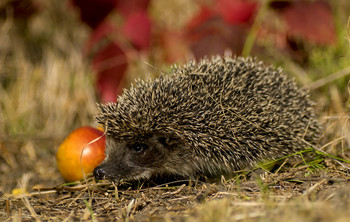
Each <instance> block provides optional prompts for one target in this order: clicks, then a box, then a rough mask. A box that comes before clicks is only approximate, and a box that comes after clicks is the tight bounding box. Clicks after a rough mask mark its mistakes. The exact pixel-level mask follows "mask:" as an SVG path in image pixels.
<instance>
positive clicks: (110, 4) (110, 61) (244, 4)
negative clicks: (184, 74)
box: [27, 0, 336, 102]
mask: <svg viewBox="0 0 350 222" xmlns="http://www.w3.org/2000/svg"><path fill="white" fill-rule="evenodd" d="M27 1H29V0H27ZM70 2H71V3H72V4H73V5H75V6H76V7H77V8H79V10H80V17H81V20H82V22H84V23H86V24H87V25H88V26H90V27H91V28H92V31H91V37H90V39H89V40H88V41H87V51H86V54H87V55H90V56H92V58H93V59H92V64H93V68H94V69H95V71H96V73H97V75H98V81H97V89H98V93H99V94H100V96H101V100H102V101H103V102H107V101H116V96H117V94H118V93H121V89H122V88H123V85H122V80H123V77H124V75H125V72H126V69H127V66H128V62H129V61H128V58H129V56H128V55H129V54H130V52H133V53H134V52H141V51H142V52H146V53H147V52H148V50H149V49H150V47H153V45H151V40H152V44H158V45H154V46H157V47H161V48H162V49H163V50H164V55H165V58H164V59H165V60H166V61H168V62H171V63H172V62H175V61H178V60H179V59H180V58H183V57H184V56H185V55H186V54H187V53H189V52H191V53H192V54H193V55H194V56H195V57H196V58H199V57H203V56H205V55H212V54H223V52H224V51H225V50H227V49H229V50H230V51H231V52H232V53H233V54H241V52H242V49H243V47H244V44H245V41H246V38H247V35H248V33H249V31H250V30H251V27H252V25H253V24H254V22H255V19H256V15H257V13H258V12H259V10H260V9H261V3H262V2H261V1H256V0H212V4H211V5H208V4H207V5H202V6H201V7H200V10H199V12H198V14H197V15H193V18H192V19H191V20H190V21H189V22H188V24H187V25H186V26H185V27H184V28H183V29H182V30H172V29H171V27H169V28H167V29H166V30H164V29H163V30H160V29H156V27H155V26H154V25H153V23H152V20H151V19H150V16H149V13H148V7H149V5H150V0H70ZM268 10H274V11H275V12H277V13H275V14H276V16H277V18H276V19H279V20H280V21H281V22H283V23H284V24H285V26H284V27H283V28H281V29H280V30H275V29H273V28H271V27H270V24H269V22H266V21H264V22H262V23H261V27H258V29H259V30H258V33H259V35H258V38H268V37H271V36H274V37H273V38H274V39H276V40H277V41H276V46H277V48H278V49H280V50H283V51H285V52H290V55H291V56H292V57H294V58H295V59H298V56H299V57H300V55H298V54H303V53H305V52H303V51H302V50H303V48H302V47H300V45H302V44H304V43H309V44H321V45H329V44H334V43H335V41H336V35H335V25H334V21H333V14H332V10H331V7H330V5H329V4H328V3H327V2H326V1H323V0H315V1H307V0H274V1H270V2H269V5H268ZM112 13H113V14H114V15H118V16H119V17H121V20H120V21H121V22H113V21H112V20H111V19H109V15H110V14H112ZM118 21H119V20H118ZM117 23H118V24H117ZM102 43H103V44H102ZM101 44H102V47H101ZM253 53H254V52H253Z"/></svg>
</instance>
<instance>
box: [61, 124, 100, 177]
mask: <svg viewBox="0 0 350 222" xmlns="http://www.w3.org/2000/svg"><path fill="white" fill-rule="evenodd" d="M100 136H102V137H101V138H100V139H99V140H97V141H95V142H93V143H91V144H89V145H88V146H86V145H87V144H88V143H90V142H91V141H93V140H94V139H96V138H98V137H100ZM105 144H106V139H105V135H103V132H102V131H101V130H99V129H95V128H93V127H89V126H85V127H80V128H78V129H76V130H74V131H73V132H72V133H70V134H69V135H68V137H67V138H66V139H65V140H64V141H63V142H62V144H61V145H60V146H59V148H58V150H57V153H56V163H57V167H58V169H59V171H60V173H61V175H62V177H63V178H64V179H65V180H66V181H67V182H72V181H76V180H80V179H83V178H84V174H83V172H82V171H84V173H85V176H86V175H87V174H90V173H92V171H93V170H94V169H95V167H97V166H98V165H99V164H100V163H101V162H102V161H103V159H104V158H105ZM84 147H85V148H84ZM80 158H81V161H80Z"/></svg>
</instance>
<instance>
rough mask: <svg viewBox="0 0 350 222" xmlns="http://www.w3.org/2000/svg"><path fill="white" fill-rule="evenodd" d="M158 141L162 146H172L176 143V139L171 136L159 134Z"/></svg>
mask: <svg viewBox="0 0 350 222" xmlns="http://www.w3.org/2000/svg"><path fill="white" fill-rule="evenodd" d="M158 141H159V143H161V144H162V145H163V146H164V147H172V146H173V145H175V144H176V143H177V139H176V138H173V137H166V136H160V137H159V138H158Z"/></svg>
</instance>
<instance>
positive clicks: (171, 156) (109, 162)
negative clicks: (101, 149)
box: [94, 135, 184, 180]
mask: <svg viewBox="0 0 350 222" xmlns="http://www.w3.org/2000/svg"><path fill="white" fill-rule="evenodd" d="M177 145H178V144H176V141H175V140H172V139H169V138H166V137H164V136H156V135H153V136H152V135H146V136H145V135H143V136H142V137H139V138H138V139H130V140H118V139H115V138H113V137H111V136H107V138H106V158H105V159H104V161H103V162H102V163H101V164H100V165H99V166H98V167H96V168H95V170H94V176H95V178H97V179H103V178H107V179H111V180H120V179H126V180H128V179H132V180H137V179H149V178H150V177H151V176H153V175H157V174H164V173H167V172H166V171H167V169H168V166H169V164H170V165H171V166H172V167H173V165H174V164H179V162H178V161H177V163H174V160H178V159H179V158H181V159H182V156H183V155H184V154H183V153H181V155H178V154H176V150H177V149H176V148H177Z"/></svg>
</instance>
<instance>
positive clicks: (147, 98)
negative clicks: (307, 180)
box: [94, 56, 320, 181]
mask: <svg viewBox="0 0 350 222" xmlns="http://www.w3.org/2000/svg"><path fill="white" fill-rule="evenodd" d="M98 106H99V109H100V113H98V114H97V116H96V119H97V122H98V123H99V124H101V125H102V126H103V127H104V128H105V129H106V151H105V153H106V157H105V159H104V160H103V161H102V163H101V164H100V165H99V166H97V167H96V168H95V169H94V177H95V178H96V179H109V180H113V181H120V180H140V179H150V178H151V177H153V176H156V177H162V176H169V175H170V176H178V177H181V178H188V179H194V178H198V177H201V176H205V177H206V178H213V177H218V176H220V175H227V174H231V173H233V172H235V171H237V170H241V169H245V168H247V167H252V166H255V165H256V164H257V163H259V162H260V161H263V160H275V159H278V158H281V157H282V156H285V155H288V154H291V153H294V152H297V151H300V150H302V149H305V148H307V147H309V146H310V145H314V144H315V143H316V142H317V140H318V137H319V132H320V126H319V124H318V123H317V120H316V118H315V114H314V111H313V108H312V106H313V103H312V102H311V100H310V98H309V93H308V92H307V91H306V90H304V89H302V88H300V87H298V86H297V84H296V83H295V81H294V80H292V79H288V78H287V76H286V74H285V72H284V71H283V70H282V69H281V68H274V67H273V66H267V65H264V63H263V62H261V61H259V60H258V59H256V58H251V57H248V58H245V57H231V56H223V57H221V56H215V57H211V58H204V59H202V60H200V61H199V62H198V63H197V62H195V61H194V60H193V61H190V62H188V63H187V64H186V65H183V66H173V67H172V73H168V74H165V75H162V76H160V77H158V78H155V79H153V80H148V81H143V80H137V81H136V83H135V84H133V85H131V87H130V88H129V89H125V90H124V91H123V94H122V95H120V96H119V97H118V99H117V102H116V103H107V104H101V105H98Z"/></svg>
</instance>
